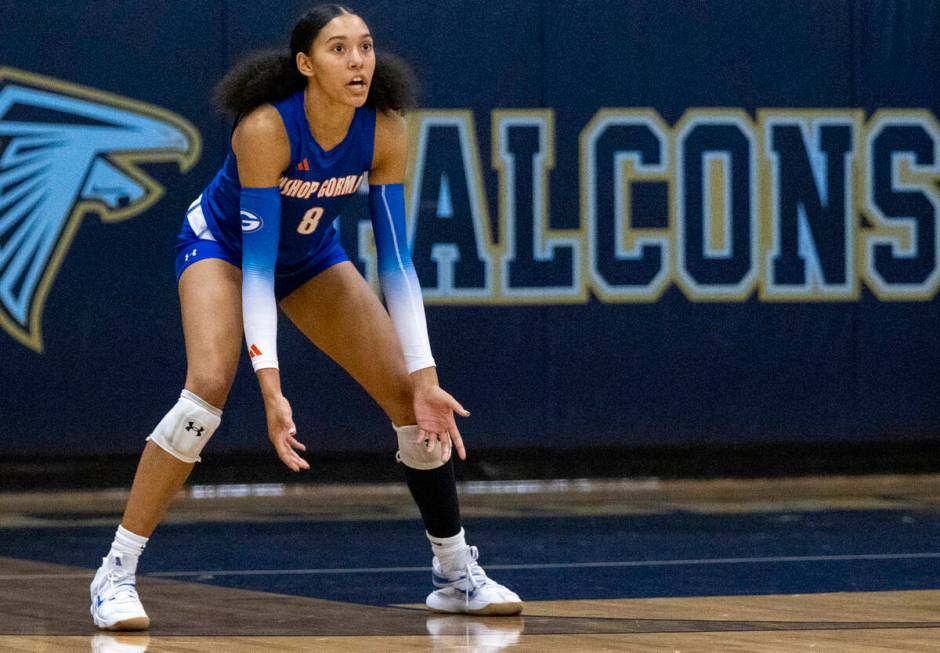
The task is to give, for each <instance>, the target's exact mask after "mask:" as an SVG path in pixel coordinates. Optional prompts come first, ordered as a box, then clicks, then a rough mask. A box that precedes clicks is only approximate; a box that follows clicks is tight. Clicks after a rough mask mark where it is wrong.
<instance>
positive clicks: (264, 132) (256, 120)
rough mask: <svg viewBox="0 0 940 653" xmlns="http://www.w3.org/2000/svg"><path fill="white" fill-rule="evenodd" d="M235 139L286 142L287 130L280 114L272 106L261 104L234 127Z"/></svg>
mask: <svg viewBox="0 0 940 653" xmlns="http://www.w3.org/2000/svg"><path fill="white" fill-rule="evenodd" d="M234 138H236V139H249V140H255V139H263V140H277V139H278V138H283V139H284V140H287V130H286V129H285V126H284V119H283V118H282V117H281V112H280V111H278V110H277V108H276V107H275V106H274V105H273V104H262V105H261V106H260V107H258V108H256V109H253V110H252V111H251V112H250V113H249V114H248V115H247V116H245V117H244V118H242V119H241V120H240V121H239V122H238V126H236V127H235V133H234Z"/></svg>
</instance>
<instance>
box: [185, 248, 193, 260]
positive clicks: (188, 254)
mask: <svg viewBox="0 0 940 653" xmlns="http://www.w3.org/2000/svg"><path fill="white" fill-rule="evenodd" d="M191 258H196V250H195V249H193V251H191V252H186V256H184V257H183V261H188V260H189V259H191Z"/></svg>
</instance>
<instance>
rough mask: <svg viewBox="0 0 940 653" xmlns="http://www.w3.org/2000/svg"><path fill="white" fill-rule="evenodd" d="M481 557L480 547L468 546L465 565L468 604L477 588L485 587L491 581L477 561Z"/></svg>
mask: <svg viewBox="0 0 940 653" xmlns="http://www.w3.org/2000/svg"><path fill="white" fill-rule="evenodd" d="M479 557H480V550H479V549H477V548H476V547H475V546H469V547H467V562H466V566H465V571H466V574H467V576H466V578H467V588H466V591H465V592H464V602H465V604H467V605H469V604H470V595H471V594H473V593H474V592H475V591H476V590H477V588H480V587H483V586H484V585H486V584H487V583H488V582H490V579H489V577H488V576H487V575H486V572H485V571H483V567H481V566H480V564H479V563H478V562H477V559H478V558H479Z"/></svg>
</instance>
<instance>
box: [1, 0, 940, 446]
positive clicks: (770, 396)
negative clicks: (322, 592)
mask: <svg viewBox="0 0 940 653" xmlns="http://www.w3.org/2000/svg"><path fill="white" fill-rule="evenodd" d="M308 6H309V5H308V3H305V2H281V3H277V4H271V3H257V2H250V1H248V0H225V1H223V0H215V1H207V2H202V3H190V2H182V1H179V2H154V1H135V2H116V1H108V0H106V1H96V2H86V1H83V0H78V1H76V2H71V3H33V2H25V1H20V0H16V1H12V2H11V1H9V0H7V2H4V3H3V7H2V23H3V26H4V27H3V29H2V34H3V38H0V65H4V66H11V67H15V68H19V69H22V70H27V71H30V72H34V73H38V74H42V75H47V76H50V77H55V78H57V79H61V80H65V81H69V82H74V83H79V84H84V85H87V86H91V87H94V88H96V89H101V90H105V91H109V92H112V93H116V94H119V95H122V96H126V97H131V98H135V99H139V100H141V101H144V102H149V103H152V104H155V105H158V106H161V107H164V108H166V109H169V110H171V111H173V112H175V113H178V114H180V115H182V116H183V117H185V118H186V119H188V120H189V121H190V122H192V123H193V124H194V125H195V126H196V128H197V129H198V130H199V132H200V133H201V135H202V139H203V153H202V156H201V159H200V160H199V162H198V163H197V165H196V166H195V167H194V168H193V169H192V170H190V171H189V172H187V173H186V174H180V172H179V170H178V169H177V168H176V166H175V165H170V164H152V165H147V166H145V169H146V171H147V172H148V174H150V175H152V176H153V177H154V178H155V179H156V180H157V181H158V182H159V183H160V184H161V185H163V186H164V187H165V188H166V196H165V197H164V198H163V199H162V200H161V201H160V202H159V203H158V204H157V205H156V206H154V207H153V208H151V209H150V210H149V211H147V212H146V213H144V214H142V215H139V216H137V217H135V218H133V219H130V220H127V221H124V222H120V223H116V224H104V223H102V222H101V221H99V220H97V219H96V218H95V217H94V216H89V217H87V218H86V219H85V220H84V222H83V223H82V225H81V227H80V228H79V229H78V232H77V235H76V237H75V240H74V242H73V244H72V246H71V249H70V250H69V252H68V254H67V256H66V259H65V262H64V264H63V266H62V268H61V270H60V272H59V274H58V277H57V278H56V280H55V282H54V284H53V286H52V289H51V292H50V294H49V298H48V301H47V303H46V305H45V310H44V314H43V324H42V326H43V338H44V344H45V350H44V352H43V353H42V354H37V353H36V352H33V351H31V350H29V349H27V348H26V347H24V346H22V345H20V344H19V343H18V342H16V341H15V340H13V339H12V338H10V337H9V336H7V335H6V334H5V333H0V356H2V359H3V365H2V370H0V411H2V415H3V419H2V425H0V453H2V454H15V453H39V452H52V453H58V454H64V453H106V452H133V451H137V450H138V449H139V448H140V447H141V446H142V438H143V437H144V436H145V435H146V433H148V432H149V431H150V430H151V429H152V428H153V426H154V424H156V422H157V421H159V419H160V417H161V416H162V415H163V414H164V413H165V412H166V410H167V409H168V408H169V407H170V406H171V405H172V404H173V402H174V401H175V399H176V397H177V395H178V392H179V389H180V387H181V385H182V382H183V379H184V374H185V369H184V356H183V343H182V334H181V328H180V326H179V308H178V302H177V297H176V288H175V283H174V279H173V266H172V247H173V243H174V239H175V235H176V233H177V232H178V229H179V225H180V220H181V217H182V215H183V212H184V211H185V209H186V207H187V205H188V204H189V202H191V201H192V199H193V198H194V197H195V196H196V195H198V193H199V192H200V191H201V189H202V187H203V186H204V185H205V183H206V182H207V181H208V180H209V179H210V177H211V175H212V174H213V173H214V172H215V170H216V168H217V167H218V166H219V165H220V164H221V162H222V159H223V157H224V154H225V151H226V147H227V143H226V141H227V136H228V130H229V126H228V125H227V124H226V122H225V121H224V120H222V119H221V118H219V117H218V116H216V115H215V114H213V113H212V110H211V107H210V103H209V91H210V89H211V87H212V85H213V84H214V83H215V82H216V81H217V80H218V79H219V78H220V77H221V75H222V74H223V73H224V71H225V70H226V69H227V68H228V67H229V66H230V65H231V64H232V63H233V62H234V61H235V60H236V59H237V58H238V57H240V56H242V55H243V54H245V53H247V52H248V51H250V50H252V49H256V48H259V47H269V46H281V45H284V44H285V43H286V39H287V34H288V32H289V29H290V26H291V25H292V23H293V20H294V19H295V17H296V16H297V15H299V14H300V13H302V12H303V11H304V10H305V9H306V8H307V7H308ZM356 9H358V10H359V11H360V12H361V13H362V14H363V15H364V17H365V18H366V20H367V21H368V22H369V24H370V27H371V29H372V31H373V33H374V34H375V36H376V38H377V44H378V46H379V47H384V48H387V49H390V50H393V51H395V52H397V53H399V54H401V55H402V56H404V57H405V58H406V59H408V60H409V61H410V62H411V63H412V64H413V66H414V68H415V70H416V72H417V75H418V77H419V79H420V80H421V82H422V87H423V98H422V104H423V106H424V107H426V108H445V109H446V108H459V109H464V108H469V109H471V110H472V111H473V115H474V118H475V121H476V129H477V135H478V138H479V151H480V153H481V157H482V163H483V173H484V178H485V182H486V191H487V197H488V200H489V202H490V213H491V215H494V216H495V215H496V201H497V197H498V195H497V181H498V179H497V176H496V173H495V171H493V170H492V169H491V168H490V166H489V155H488V153H489V152H490V133H489V132H490V128H489V123H490V112H491V111H492V110H494V109H501V108H540V107H550V108H553V109H554V110H555V112H556V113H555V121H556V133H557V136H556V161H557V165H556V168H555V171H554V172H553V173H552V175H551V181H550V183H551V186H550V197H551V216H552V217H551V219H552V225H553V226H554V227H556V228H577V227H578V226H579V224H578V221H579V207H578V198H579V196H580V191H579V178H578V156H579V151H578V137H577V136H578V134H579V133H580V131H581V130H582V129H583V128H584V126H585V125H586V124H587V123H588V122H589V121H590V119H591V117H592V116H594V114H595V113H596V112H597V111H598V110H599V109H601V108H603V107H652V108H654V109H655V110H656V111H657V112H658V113H659V114H660V115H661V116H662V117H663V118H664V119H665V120H666V121H667V122H668V123H669V124H673V123H674V122H675V121H676V120H678V119H679V117H680V116H681V115H682V114H683V113H684V112H685V111H686V110H687V109H688V108H690V107H733V108H742V109H744V110H746V111H748V112H753V111H754V110H755V109H757V108H761V107H790V108H794V107H796V108H798V107H811V108H817V107H831V108H852V107H857V108H862V109H864V110H865V112H866V115H869V114H870V113H871V112H873V111H874V110H876V109H878V108H881V107H901V108H925V109H928V110H930V111H932V112H933V113H934V114H935V115H936V114H938V113H940V90H938V89H940V5H938V4H937V3H934V2H930V1H927V0H924V1H921V2H915V1H908V2H905V1H901V0H894V1H891V0H882V1H878V0H867V1H864V2H862V1H853V0H824V1H819V0H805V1H801V2H789V3H778V2H771V1H769V0H768V1H761V2H747V3H740V2H732V1H727V2H692V1H678V0H670V1H657V2H653V1H636V2H626V3H625V2H604V1H597V0H591V1H586V0H584V1H581V0H574V1H567V0H566V1H565V2H561V1H560V0H542V1H536V0H513V1H512V2H504V3H498V4H495V5H494V4H493V3H489V2H482V1H479V2H476V1H469V2H468V1H464V0H445V1H442V2H437V3H424V2H418V1H414V2H408V1H405V2H401V1H396V2H361V3H357V5H356ZM351 217H353V218H355V219H358V218H360V217H364V215H363V216H351ZM428 321H429V328H430V334H431V341H432V345H433V348H434V352H435V356H436V358H437V361H438V364H439V372H440V375H441V378H442V383H443V385H444V387H445V388H447V389H448V390H450V391H451V392H452V393H453V394H454V395H455V396H456V397H457V398H458V399H460V400H461V401H462V402H463V403H464V405H466V406H467V407H468V408H469V409H470V410H471V411H472V412H473V417H472V418H471V419H470V420H469V421H467V422H466V423H465V426H464V427H463V430H464V435H465V438H466V439H467V440H468V442H469V443H470V445H471V446H473V447H497V446H504V445H505V446H524V445H540V446H547V447H554V448H563V447H570V446H588V445H592V444H595V443H597V444H607V445H610V444H620V445H648V444H664V443H670V444H674V443H686V444H695V443H701V442H706V441H707V442H725V443H734V442H749V443H750V442H755V441H767V442H773V441H795V440H808V441H862V440H865V441H878V440H903V439H924V438H932V437H935V436H936V434H937V431H938V427H937V425H938V424H940V374H938V373H937V370H938V366H940V365H938V364H940V309H938V305H937V302H936V300H933V301H929V302H911V303H889V302H881V301H878V300H877V299H875V298H874V297H873V296H872V295H871V294H870V293H869V292H868V291H867V290H863V292H862V297H861V299H860V300H859V301H855V302H839V303H766V302H760V301H758V299H757V298H756V297H752V298H751V299H749V300H748V301H746V302H741V303H693V302H690V301H689V300H687V299H686V298H685V297H684V296H683V295H682V293H681V292H680V291H679V290H678V289H677V288H675V287H671V288H670V289H669V290H667V291H666V293H665V294H664V295H663V297H662V298H661V299H660V300H659V301H657V302H655V303H652V304H603V303H601V302H599V301H597V300H596V299H591V300H590V301H589V302H588V303H586V304H574V305H546V306H502V307H496V306H430V307H429V308H428ZM281 325H282V326H281V333H282V336H281V344H280V348H281V361H282V365H281V367H282V371H283V378H284V389H285V394H286V396H287V397H288V398H289V399H290V400H291V401H292V403H293V406H294V411H295V419H296V420H297V424H298V427H299V430H300V434H301V436H302V438H301V439H303V440H304V441H306V442H307V444H308V446H309V447H310V448H311V449H314V450H354V451H356V450H371V451H375V450H379V449H387V450H389V451H390V450H392V449H393V448H394V442H393V437H392V433H391V430H390V428H389V427H388V424H387V421H386V420H385V418H384V416H383V415H382V413H381V411H380V410H379V409H378V408H377V407H376V406H375V405H373V404H372V402H371V400H370V399H369V398H368V397H367V396H366V395H365V393H364V392H363V391H362V390H360V389H359V388H358V387H357V386H356V385H355V384H354V383H353V382H352V381H351V380H350V379H349V378H347V376H346V375H345V373H344V372H343V371H342V370H340V369H339V368H338V367H337V366H335V365H334V364H333V363H332V362H330V361H328V360H327V359H326V358H325V356H323V355H322V354H320V353H319V352H317V351H316V350H315V349H314V348H313V347H312V346H310V345H309V344H308V343H306V341H304V340H303V338H302V337H301V336H300V335H299V334H298V333H297V332H296V331H295V330H294V329H293V328H292V327H291V326H289V325H288V323H287V322H286V320H282V322H281ZM255 385H256V384H255V380H254V378H253V375H252V374H251V372H250V366H249V365H248V364H247V360H245V361H243V364H242V368H241V369H240V373H239V377H238V379H237V381H236V384H235V387H234V388H233V391H232V395H231V397H230V400H229V403H228V405H227V406H226V412H225V419H224V421H223V426H222V428H221V430H220V432H219V434H217V436H216V438H215V439H214V441H213V444H212V449H214V450H216V451H243V450H255V449H258V450H265V451H267V449H268V446H269V445H268V444H267V438H266V436H265V433H264V417H263V412H262V406H261V402H260V399H259V397H258V394H257V391H256V389H255Z"/></svg>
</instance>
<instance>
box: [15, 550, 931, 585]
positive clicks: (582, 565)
mask: <svg viewBox="0 0 940 653" xmlns="http://www.w3.org/2000/svg"><path fill="white" fill-rule="evenodd" d="M935 558H940V552H922V553H861V554H850V555H822V556H768V557H756V558H698V559H686V560H611V561H606V562H546V563H530V564H504V565H500V564H492V565H491V564H488V565H486V568H487V569H496V570H517V569H518V570H523V569H597V568H601V569H603V568H617V567H682V566H694V565H736V564H767V563H775V562H852V561H865V560H929V559H935ZM429 569H430V567H428V566H423V567H356V568H348V567H345V568H319V569H238V570H225V569H217V570H210V569H206V570H200V571H153V572H149V573H144V574H141V575H142V576H151V577H157V578H190V577H200V576H303V575H332V574H377V573H379V574H395V573H417V572H424V573H426V572H427V571H428V570H429ZM90 575H92V572H91V571H88V572H84V573H67V574H0V580H28V579H31V578H32V579H38V578H86V577H88V576H90Z"/></svg>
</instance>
